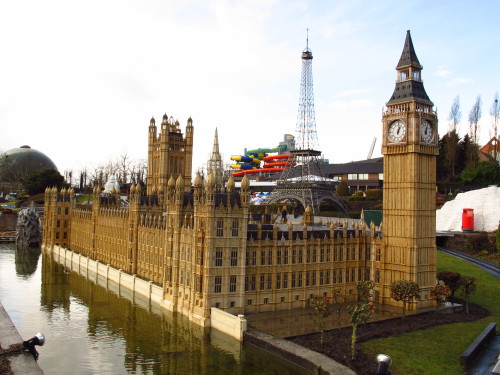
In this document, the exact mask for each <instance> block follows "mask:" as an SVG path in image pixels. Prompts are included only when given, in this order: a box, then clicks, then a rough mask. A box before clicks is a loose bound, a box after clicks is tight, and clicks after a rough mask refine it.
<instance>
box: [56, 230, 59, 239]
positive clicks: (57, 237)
mask: <svg viewBox="0 0 500 375" xmlns="http://www.w3.org/2000/svg"><path fill="white" fill-rule="evenodd" d="M58 239H59V232H56V240H58Z"/></svg>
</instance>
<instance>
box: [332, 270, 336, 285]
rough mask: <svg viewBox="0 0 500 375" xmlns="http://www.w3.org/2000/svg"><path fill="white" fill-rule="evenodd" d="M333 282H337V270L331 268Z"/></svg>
mask: <svg viewBox="0 0 500 375" xmlns="http://www.w3.org/2000/svg"><path fill="white" fill-rule="evenodd" d="M332 281H333V283H334V284H337V270H333V280H332Z"/></svg>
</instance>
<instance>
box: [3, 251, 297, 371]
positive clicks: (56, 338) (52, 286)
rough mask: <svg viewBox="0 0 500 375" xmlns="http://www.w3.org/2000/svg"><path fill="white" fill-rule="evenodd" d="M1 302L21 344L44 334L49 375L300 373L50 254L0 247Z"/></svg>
mask: <svg viewBox="0 0 500 375" xmlns="http://www.w3.org/2000/svg"><path fill="white" fill-rule="evenodd" d="M0 269H1V270H2V271H1V272H0V300H1V301H2V304H3V305H4V307H5V309H6V311H7V312H8V314H9V315H10V317H11V319H12V321H13V322H14V324H15V326H16V327H17V329H18V331H19V332H20V334H21V336H22V337H23V338H27V337H31V336H33V334H34V333H36V332H37V331H40V332H43V333H44V334H45V336H46V344H45V345H44V346H43V347H40V348H39V352H40V358H39V365H40V367H41V368H42V370H43V371H44V373H45V374H46V375H50V374H97V373H99V374H125V373H128V374H176V375H182V374H207V375H209V374H264V375H265V374H300V370H299V369H297V368H296V367H295V366H293V365H291V364H288V363H284V362H283V361H281V360H279V359H277V358H276V357H273V356H271V355H269V354H267V353H265V352H263V351H262V350H260V349H258V348H256V347H254V346H253V345H250V344H244V343H243V344H242V343H240V342H238V341H236V340H235V339H232V338H230V337H228V336H226V335H224V334H221V333H218V332H217V331H215V330H212V331H210V330H209V329H203V328H201V327H200V326H198V325H196V324H193V323H190V322H189V321H188V320H187V319H186V318H184V317H183V316H181V315H180V314H173V313H171V312H168V311H166V310H164V309H161V308H160V307H159V306H158V305H157V304H155V303H150V302H147V301H144V300H140V299H137V298H134V296H133V295H132V294H131V293H130V291H129V290H126V289H123V288H122V289H119V288H117V287H116V285H111V282H110V281H106V280H105V279H100V278H98V279H97V283H96V282H95V281H96V280H95V277H94V281H91V280H89V279H87V278H86V277H84V276H81V275H79V274H77V273H75V272H73V271H69V270H68V269H66V268H65V267H64V266H62V265H60V264H58V263H57V262H55V261H54V260H53V259H52V257H51V255H47V254H44V253H39V254H36V253H35V254H33V253H29V252H27V251H20V250H16V247H15V245H13V244H0Z"/></svg>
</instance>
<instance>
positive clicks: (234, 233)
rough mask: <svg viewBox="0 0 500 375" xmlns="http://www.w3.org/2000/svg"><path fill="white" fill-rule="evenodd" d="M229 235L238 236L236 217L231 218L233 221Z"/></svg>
mask: <svg viewBox="0 0 500 375" xmlns="http://www.w3.org/2000/svg"><path fill="white" fill-rule="evenodd" d="M231 235H232V236H233V237H237V236H238V220H237V219H233V223H232V226H231Z"/></svg>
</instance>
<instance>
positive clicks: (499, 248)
mask: <svg viewBox="0 0 500 375" xmlns="http://www.w3.org/2000/svg"><path fill="white" fill-rule="evenodd" d="M497 251H500V223H498V229H497Z"/></svg>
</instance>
